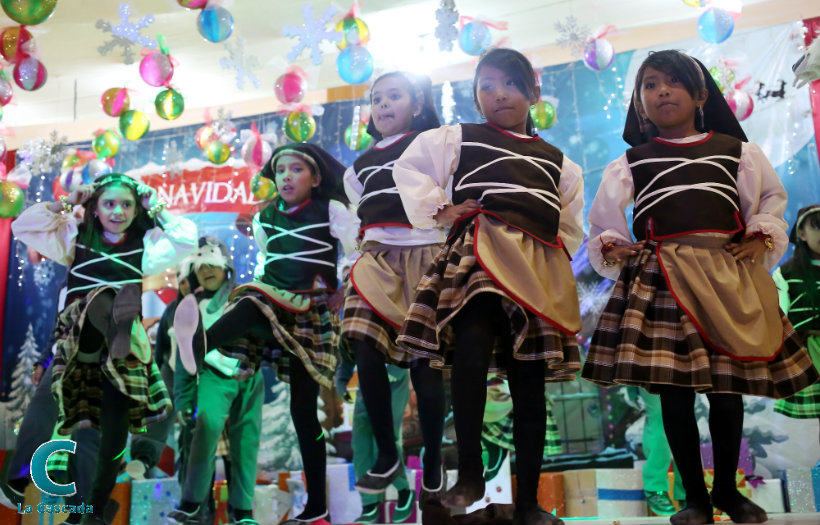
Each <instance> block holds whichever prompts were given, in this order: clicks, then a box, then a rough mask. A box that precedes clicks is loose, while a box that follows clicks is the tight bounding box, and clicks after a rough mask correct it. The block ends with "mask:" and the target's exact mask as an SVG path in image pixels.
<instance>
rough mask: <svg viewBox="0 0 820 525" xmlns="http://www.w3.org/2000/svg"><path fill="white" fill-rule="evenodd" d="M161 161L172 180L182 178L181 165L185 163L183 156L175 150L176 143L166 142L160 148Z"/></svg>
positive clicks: (173, 141)
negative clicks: (163, 162)
mask: <svg viewBox="0 0 820 525" xmlns="http://www.w3.org/2000/svg"><path fill="white" fill-rule="evenodd" d="M162 160H163V161H165V170H166V171H167V172H168V176H169V177H171V178H172V179H173V178H175V177H180V176H182V165H183V164H184V163H185V156H184V155H183V154H182V152H181V151H180V150H179V149H178V148H177V142H176V141H175V140H172V141H170V142H166V143H165V146H164V147H163V148H162Z"/></svg>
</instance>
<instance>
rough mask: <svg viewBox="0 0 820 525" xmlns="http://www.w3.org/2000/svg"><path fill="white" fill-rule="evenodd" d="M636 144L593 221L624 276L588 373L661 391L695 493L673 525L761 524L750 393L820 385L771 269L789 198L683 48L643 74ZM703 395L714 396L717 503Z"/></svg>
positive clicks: (614, 166) (595, 260) (609, 173)
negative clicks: (747, 477) (748, 468)
mask: <svg viewBox="0 0 820 525" xmlns="http://www.w3.org/2000/svg"><path fill="white" fill-rule="evenodd" d="M624 140H626V141H627V142H628V143H629V144H630V145H632V146H633V147H632V148H630V149H629V150H627V152H626V154H625V155H623V156H621V157H620V158H618V159H616V160H615V161H613V162H612V163H610V164H609V166H607V168H606V170H605V171H604V174H603V178H602V181H601V185H600V187H599V189H598V193H597V195H596V196H595V200H594V202H593V203H592V207H591V209H590V213H589V224H590V231H589V238H590V241H589V258H590V261H591V263H592V265H593V267H594V268H595V269H596V270H597V271H598V272H599V273H600V274H601V275H603V276H605V277H609V278H611V279H616V280H617V282H616V285H615V288H614V290H613V292H612V297H611V298H610V300H609V302H608V304H607V306H606V308H605V310H604V313H603V314H602V316H601V319H600V321H599V323H598V327H597V328H596V331H595V333H594V335H593V339H592V343H591V345H590V349H589V354H588V356H587V360H586V362H585V364H584V371H583V377H584V378H586V379H589V380H591V381H594V382H596V383H598V384H601V385H603V386H611V385H614V384H629V385H637V386H641V387H643V388H645V389H647V390H648V391H650V392H653V393H658V394H660V401H661V406H662V413H663V424H664V429H665V431H666V436H667V438H668V441H669V446H670V448H671V450H672V456H673V458H674V460H675V463H676V464H677V466H678V469H679V470H680V475H681V481H682V482H683V486H684V488H685V489H686V508H684V509H682V510H681V511H679V512H678V513H676V514H674V515H673V516H671V518H670V521H671V522H672V523H673V524H675V525H699V524H703V523H712V521H713V517H712V506H713V505H714V506H715V507H717V508H719V509H721V510H723V511H724V512H726V513H727V514H728V515H729V517H730V518H732V520H733V521H735V522H742V523H761V522H763V521H766V519H767V516H766V513H765V511H763V509H761V508H760V507H758V506H757V505H755V504H754V503H752V502H751V501H750V500H748V499H747V498H745V497H743V496H742V495H741V494H740V493H739V492H738V491H737V489H736V487H735V471H736V469H737V463H738V456H739V453H740V439H741V434H742V431H743V400H742V398H741V396H742V395H743V394H747V395H759V396H767V397H773V398H781V397H787V396H790V395H792V394H794V393H795V392H798V391H800V390H802V389H803V388H805V387H807V386H808V385H810V384H812V383H814V382H815V381H816V380H817V378H818V374H817V371H816V370H815V369H814V367H813V366H812V363H811V359H810V358H809V355H808V353H807V352H806V350H805V348H803V346H802V343H801V341H800V339H799V338H798V337H797V336H796V334H795V332H794V329H793V327H792V325H791V324H790V323H789V321H788V319H786V317H785V316H784V315H783V313H782V312H781V311H780V309H779V308H778V302H777V289H776V288H775V285H774V282H773V281H772V279H771V277H770V276H769V273H768V271H767V268H771V267H772V266H774V264H776V263H777V261H778V260H779V259H780V257H781V255H782V254H783V251H784V250H785V248H786V244H787V238H786V233H785V228H786V223H785V221H784V220H783V211H784V209H785V206H786V192H785V190H784V189H783V186H782V184H781V183H780V180H779V179H778V177H777V174H776V173H775V171H774V169H773V168H772V166H771V164H769V162H768V160H767V159H766V157H765V155H764V154H763V152H762V151H761V150H760V148H759V147H758V146H757V145H756V144H754V143H751V142H747V139H746V135H745V134H744V133H743V130H742V129H741V128H740V125H739V124H738V122H737V119H736V118H735V116H734V114H733V113H732V111H731V110H730V108H729V106H728V104H727V103H726V101H725V99H724V98H723V96H722V94H721V93H720V91H719V89H718V88H717V85H715V82H714V81H713V80H712V77H711V75H709V72H708V71H707V70H706V68H705V67H704V66H703V64H701V63H700V62H698V61H697V60H695V59H694V58H692V57H690V56H688V55H686V54H684V53H681V52H679V51H673V50H668V51H658V52H655V53H651V54H650V55H649V57H648V58H647V59H646V60H645V61H644V62H643V64H642V65H641V67H640V68H639V69H638V73H637V75H636V79H635V91H634V94H633V97H632V103H631V106H630V109H629V113H628V115H627V121H626V126H625V128H624ZM632 202H634V209H633V215H632V217H633V219H632V231H631V232H630V230H629V225H628V223H627V219H626V215H625V210H626V208H627V206H628V205H629V204H630V203H632ZM633 234H634V236H635V239H636V240H633V237H632V235H633ZM696 392H701V393H705V394H706V395H707V396H708V398H709V405H710V412H709V429H710V433H711V435H712V445H713V447H714V456H715V478H714V486H713V488H712V492H711V495H710V494H709V493H708V492H707V489H706V485H705V483H704V480H703V471H702V465H701V460H700V436H699V433H698V427H697V423H696V420H695V412H694V401H695V393H696Z"/></svg>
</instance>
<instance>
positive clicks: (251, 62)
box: [219, 37, 260, 89]
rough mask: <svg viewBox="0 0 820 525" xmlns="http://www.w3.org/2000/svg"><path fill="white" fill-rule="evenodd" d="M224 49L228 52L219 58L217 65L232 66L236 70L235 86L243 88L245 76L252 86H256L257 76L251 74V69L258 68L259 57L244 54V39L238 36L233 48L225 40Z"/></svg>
mask: <svg viewBox="0 0 820 525" xmlns="http://www.w3.org/2000/svg"><path fill="white" fill-rule="evenodd" d="M225 51H227V52H228V56H227V57H222V58H220V59H219V65H220V66H221V67H222V69H232V68H233V69H234V71H236V88H237V89H245V77H247V79H248V80H249V81H250V83H251V84H253V87H255V88H258V87H259V86H260V83H259V78H257V76H256V75H254V74H253V70H254V69H259V68H260V64H259V59H258V58H256V57H255V56H253V55H250V56H249V55H246V54H245V39H244V38H241V37H240V38H238V39H237V42H236V47H235V48H234V47H233V46H232V45H231V44H230V43H227V42H226V43H225Z"/></svg>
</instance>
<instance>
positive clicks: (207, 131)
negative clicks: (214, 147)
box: [196, 126, 219, 151]
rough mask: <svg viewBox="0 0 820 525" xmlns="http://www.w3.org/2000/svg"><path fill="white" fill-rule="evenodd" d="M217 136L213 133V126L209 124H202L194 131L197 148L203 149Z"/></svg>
mask: <svg viewBox="0 0 820 525" xmlns="http://www.w3.org/2000/svg"><path fill="white" fill-rule="evenodd" d="M218 138H219V137H217V136H216V133H214V128H212V127H211V126H202V127H201V128H199V129H198V130H197V132H196V145H197V146H198V147H199V149H201V150H203V151H205V150H206V149H207V148H208V146H210V144H211V142H213V141H215V140H216V139H218Z"/></svg>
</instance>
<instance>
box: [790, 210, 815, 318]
mask: <svg viewBox="0 0 820 525" xmlns="http://www.w3.org/2000/svg"><path fill="white" fill-rule="evenodd" d="M803 216H805V218H803V219H802V220H801V217H803ZM797 220H798V221H800V227H799V228H798V227H797V224H795V227H794V228H793V229H792V232H791V235H790V236H789V239H790V240H791V242H792V243H794V255H793V256H792V258H791V259H789V260H788V261H786V262H785V263H784V264H783V267H784V269H786V270H787V271H790V272H793V274H794V275H795V277H797V278H798V279H800V280H802V281H803V283H805V288H804V289H805V290H806V297H807V298H808V302H809V304H810V305H811V307H812V308H813V309H814V310H820V293H818V281H820V279H818V267H817V266H815V265H813V264H812V259H813V258H814V257H813V254H812V251H811V250H810V249H809V245H808V244H806V241H804V240H802V239H801V238H800V237H799V236H798V233H799V231H800V230H801V229H802V228H805V227H806V226H811V227H813V228H815V229H820V206H818V205H814V206H807V207H805V208H801V209H800V211H798V212H797Z"/></svg>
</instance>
